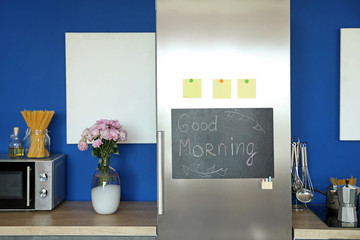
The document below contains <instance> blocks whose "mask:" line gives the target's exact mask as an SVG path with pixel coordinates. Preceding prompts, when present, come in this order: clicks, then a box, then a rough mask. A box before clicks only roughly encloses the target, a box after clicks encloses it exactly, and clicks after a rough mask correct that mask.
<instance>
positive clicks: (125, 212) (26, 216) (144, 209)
mask: <svg viewBox="0 0 360 240" xmlns="http://www.w3.org/2000/svg"><path fill="white" fill-rule="evenodd" d="M156 216H157V214H156V202H121V203H120V207H119V210H118V211H117V212H116V213H115V214H111V215H99V214H96V213H95V211H94V210H93V208H92V205H91V202H82V201H79V202H63V203H61V204H60V205H59V206H58V207H56V208H55V209H54V210H52V211H35V212H0V236H4V235H13V236H14V235H34V236H35V235H48V236H49V235H75V236H79V235H82V236H90V235H96V236H156V224H157V220H156Z"/></svg>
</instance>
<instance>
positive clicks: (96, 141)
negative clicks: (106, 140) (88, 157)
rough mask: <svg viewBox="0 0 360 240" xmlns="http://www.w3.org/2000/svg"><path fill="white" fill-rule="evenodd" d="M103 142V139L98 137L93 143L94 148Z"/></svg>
mask: <svg viewBox="0 0 360 240" xmlns="http://www.w3.org/2000/svg"><path fill="white" fill-rule="evenodd" d="M101 144H102V140H101V139H97V140H95V141H94V143H93V144H92V146H93V147H94V148H98V147H100V146H101Z"/></svg>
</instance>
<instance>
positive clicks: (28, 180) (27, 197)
mask: <svg viewBox="0 0 360 240" xmlns="http://www.w3.org/2000/svg"><path fill="white" fill-rule="evenodd" d="M30 171H31V168H30V166H27V167H26V206H27V207H29V206H30Z"/></svg>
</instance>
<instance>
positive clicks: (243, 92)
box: [237, 79, 256, 98]
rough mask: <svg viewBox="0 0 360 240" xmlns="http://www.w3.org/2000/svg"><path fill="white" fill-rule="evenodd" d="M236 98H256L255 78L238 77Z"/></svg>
mask: <svg viewBox="0 0 360 240" xmlns="http://www.w3.org/2000/svg"><path fill="white" fill-rule="evenodd" d="M237 95H238V98H256V79H238V85H237Z"/></svg>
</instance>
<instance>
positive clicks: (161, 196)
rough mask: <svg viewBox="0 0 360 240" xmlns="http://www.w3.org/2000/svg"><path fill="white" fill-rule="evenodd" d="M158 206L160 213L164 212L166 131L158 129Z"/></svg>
mask: <svg viewBox="0 0 360 240" xmlns="http://www.w3.org/2000/svg"><path fill="white" fill-rule="evenodd" d="M156 135H157V136H156V137H157V146H156V148H157V149H156V150H157V157H156V158H157V207H158V215H162V214H163V213H164V131H157V133H156Z"/></svg>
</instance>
